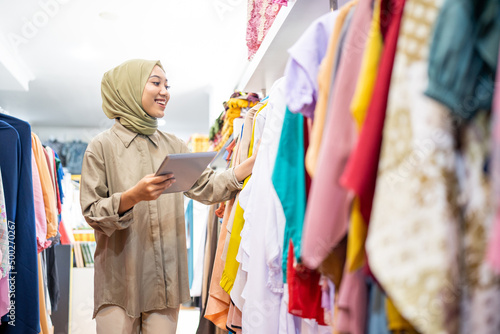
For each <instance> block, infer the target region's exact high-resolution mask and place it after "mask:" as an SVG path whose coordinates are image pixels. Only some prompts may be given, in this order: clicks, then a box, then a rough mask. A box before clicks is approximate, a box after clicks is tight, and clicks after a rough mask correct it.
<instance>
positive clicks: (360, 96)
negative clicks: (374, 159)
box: [351, 0, 383, 132]
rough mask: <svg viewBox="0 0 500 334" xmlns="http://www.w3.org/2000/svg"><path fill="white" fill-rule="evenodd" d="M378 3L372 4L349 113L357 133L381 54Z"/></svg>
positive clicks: (371, 90) (381, 44)
mask: <svg viewBox="0 0 500 334" xmlns="http://www.w3.org/2000/svg"><path fill="white" fill-rule="evenodd" d="M380 2H381V0H375V1H374V2H373V17H372V20H371V25H370V30H369V31H368V38H367V40H366V47H365V49H364V52H363V60H362V62H361V68H360V70H359V76H358V81H357V84H356V90H355V92H354V96H353V97H352V101H351V113H352V116H353V117H354V119H355V120H356V125H357V129H358V132H359V131H361V126H362V125H363V123H364V121H365V117H366V113H367V111H368V107H369V105H370V101H371V97H372V93H373V88H374V86H375V81H376V79H377V73H378V66H379V61H380V55H381V54H382V47H383V41H382V32H381V31H380Z"/></svg>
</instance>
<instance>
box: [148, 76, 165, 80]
mask: <svg viewBox="0 0 500 334" xmlns="http://www.w3.org/2000/svg"><path fill="white" fill-rule="evenodd" d="M155 77H156V78H158V79H160V80H162V79H163V78H161V77H160V76H159V75H152V76H150V77H149V78H150V79H151V78H155Z"/></svg>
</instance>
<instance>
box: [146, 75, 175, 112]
mask: <svg viewBox="0 0 500 334" xmlns="http://www.w3.org/2000/svg"><path fill="white" fill-rule="evenodd" d="M168 88H169V86H168V82H167V78H166V77H165V72H163V70H162V69H161V68H160V67H159V66H158V65H156V66H155V67H154V68H153V71H152V72H151V75H150V76H149V78H148V81H147V82H146V86H145V87H144V91H143V93H142V107H143V108H144V110H145V111H146V112H147V113H148V115H149V116H151V117H155V118H162V117H163V116H164V115H165V107H166V105H167V102H168V100H170V93H169V92H168Z"/></svg>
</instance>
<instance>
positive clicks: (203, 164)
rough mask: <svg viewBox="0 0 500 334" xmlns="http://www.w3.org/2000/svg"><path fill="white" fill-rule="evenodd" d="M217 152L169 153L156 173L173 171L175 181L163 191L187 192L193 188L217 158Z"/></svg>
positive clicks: (161, 173) (163, 173)
mask: <svg viewBox="0 0 500 334" xmlns="http://www.w3.org/2000/svg"><path fill="white" fill-rule="evenodd" d="M216 155H217V152H200V153H180V154H169V155H167V156H166V157H165V160H163V162H162V164H161V165H160V168H158V171H157V172H156V175H157V176H158V175H165V174H169V173H173V174H174V177H175V183H174V184H172V186H170V187H169V188H167V189H166V190H165V191H164V192H163V193H164V194H167V193H176V192H185V191H188V190H189V189H191V187H192V186H193V185H194V184H195V183H196V181H197V180H198V178H199V177H200V176H201V174H202V173H203V171H204V170H205V169H206V168H207V166H208V165H209V164H210V162H211V161H212V160H213V158H215V156H216Z"/></svg>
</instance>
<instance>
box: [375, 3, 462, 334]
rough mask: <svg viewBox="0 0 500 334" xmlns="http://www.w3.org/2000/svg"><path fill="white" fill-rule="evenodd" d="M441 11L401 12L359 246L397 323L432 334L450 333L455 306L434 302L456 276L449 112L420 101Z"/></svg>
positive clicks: (426, 6) (435, 7) (415, 7)
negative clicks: (374, 182)
mask: <svg viewBox="0 0 500 334" xmlns="http://www.w3.org/2000/svg"><path fill="white" fill-rule="evenodd" d="M441 5H442V1H441V0H437V1H432V2H429V1H426V0H409V1H407V4H406V5H405V9H404V13H403V19H402V23H401V29H400V36H399V39H398V49H397V52H396V56H395V60H394V69H393V74H392V79H391V88H390V93H389V99H388V104H387V113H386V118H385V123H384V129H383V141H382V147H381V152H380V161H379V162H378V174H377V187H376V190H375V195H374V197H373V210H372V214H371V220H370V226H369V229H368V237H367V241H366V251H367V254H368V257H369V259H370V268H371V270H372V272H373V274H374V275H375V277H376V278H377V280H378V281H379V283H380V284H381V286H382V287H383V289H384V290H385V291H386V293H387V295H388V296H390V297H391V299H392V301H393V302H394V305H395V306H396V308H397V309H398V310H399V312H401V315H402V316H403V317H404V318H406V319H407V320H408V321H409V322H410V323H411V324H412V325H413V326H414V327H415V329H416V330H418V331H419V332H422V333H433V334H434V333H435V334H439V333H457V332H458V326H457V323H456V321H457V320H458V316H457V313H456V312H458V309H457V308H456V307H457V304H456V303H457V302H458V301H457V300H456V299H455V298H441V296H443V294H449V293H453V291H456V290H455V289H456V287H457V285H456V284H457V283H458V282H457V278H458V275H459V273H458V271H457V268H456V267H455V263H456V262H457V260H456V259H457V258H458V253H457V251H456V250H457V241H458V234H457V230H456V228H457V226H458V225H459V223H458V221H457V216H456V213H457V211H456V210H457V205H456V203H455V201H454V199H453V195H452V194H456V193H457V189H456V188H455V187H456V184H457V180H456V176H455V161H456V160H455V155H454V153H453V150H454V149H453V148H454V147H455V145H456V144H455V140H454V136H453V135H452V122H451V119H450V117H449V110H448V109H447V108H445V107H444V106H442V105H440V104H438V103H436V102H435V101H434V100H432V99H430V98H428V97H426V96H425V95H424V91H425V89H426V87H427V71H426V68H427V59H428V50H429V43H430V41H431V32H432V29H433V24H434V21H435V18H436V17H437V15H438V13H439V9H440V8H441ZM367 122H368V119H367ZM430 259H432V260H430ZM415 277H418V278H419V279H418V280H415Z"/></svg>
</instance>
